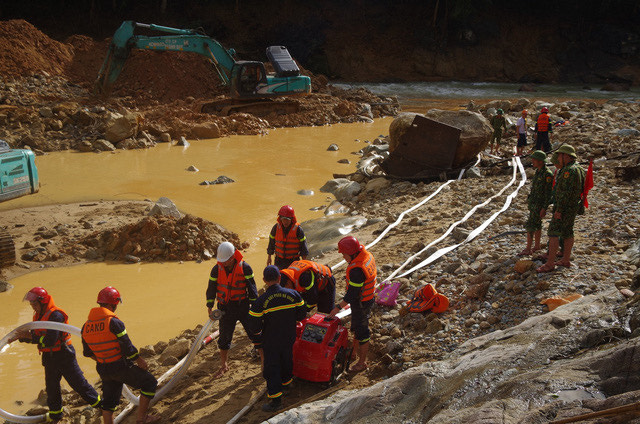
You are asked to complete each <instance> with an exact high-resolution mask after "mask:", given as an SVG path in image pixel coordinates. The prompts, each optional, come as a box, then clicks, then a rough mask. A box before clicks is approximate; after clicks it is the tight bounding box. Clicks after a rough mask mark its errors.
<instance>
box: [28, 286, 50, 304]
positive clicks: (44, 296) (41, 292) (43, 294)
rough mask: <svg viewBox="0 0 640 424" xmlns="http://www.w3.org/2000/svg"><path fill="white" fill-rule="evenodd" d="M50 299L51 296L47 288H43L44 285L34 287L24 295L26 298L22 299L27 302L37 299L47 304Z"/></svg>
mask: <svg viewBox="0 0 640 424" xmlns="http://www.w3.org/2000/svg"><path fill="white" fill-rule="evenodd" d="M49 299H51V296H50V295H49V293H47V291H46V290H45V289H43V288H42V287H34V288H32V289H31V290H29V291H28V292H27V294H25V295H24V298H23V299H22V300H24V301H26V302H36V301H37V302H40V303H42V304H45V305H46V304H47V303H49Z"/></svg>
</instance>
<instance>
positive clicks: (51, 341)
mask: <svg viewBox="0 0 640 424" xmlns="http://www.w3.org/2000/svg"><path fill="white" fill-rule="evenodd" d="M23 300H24V301H28V302H29V304H30V305H31V308H32V309H33V320H34V321H52V322H60V323H64V324H68V323H69V318H68V316H67V314H66V313H65V312H64V311H63V310H62V309H60V308H58V307H57V306H56V305H55V303H54V301H53V297H51V295H50V294H49V293H48V292H47V291H46V290H45V289H43V288H42V287H34V288H32V289H31V290H29V291H28V292H27V294H26V295H25V296H24V299H23ZM15 340H20V341H21V342H24V343H34V344H37V345H38V351H39V352H40V354H41V355H42V366H44V378H45V387H46V390H47V406H48V407H49V412H48V413H47V421H54V422H57V421H60V420H61V419H62V415H63V412H62V392H61V391H60V380H61V379H62V377H64V379H65V380H67V383H69V385H70V386H71V388H73V390H75V391H76V393H78V394H79V395H80V396H81V397H82V399H84V400H85V401H86V402H87V403H88V404H89V405H91V406H93V407H94V408H99V407H100V396H99V395H98V392H96V390H95V389H94V388H93V386H91V384H89V382H88V381H87V379H86V378H85V377H84V373H83V372H82V370H81V369H80V367H79V366H78V361H77V360H76V351H75V349H74V348H73V345H72V344H71V337H70V335H69V333H65V332H64V331H59V330H32V331H31V333H29V332H28V331H25V332H19V333H17V334H16V336H15V337H12V338H10V339H9V343H11V342H13V341H15Z"/></svg>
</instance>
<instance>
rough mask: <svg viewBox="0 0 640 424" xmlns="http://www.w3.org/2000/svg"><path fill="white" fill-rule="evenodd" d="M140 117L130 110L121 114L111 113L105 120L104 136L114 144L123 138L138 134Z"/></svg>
mask: <svg viewBox="0 0 640 424" xmlns="http://www.w3.org/2000/svg"><path fill="white" fill-rule="evenodd" d="M140 121H141V118H140V117H139V116H138V115H136V114H135V113H132V112H127V113H125V114H124V115H122V114H118V113H115V114H112V115H111V116H110V117H109V118H108V120H107V122H106V125H105V127H106V131H105V134H104V138H106V139H107V140H108V141H109V142H111V143H113V144H116V143H118V142H120V141H122V140H124V139H125V138H130V137H135V136H136V135H138V123H139V122H140Z"/></svg>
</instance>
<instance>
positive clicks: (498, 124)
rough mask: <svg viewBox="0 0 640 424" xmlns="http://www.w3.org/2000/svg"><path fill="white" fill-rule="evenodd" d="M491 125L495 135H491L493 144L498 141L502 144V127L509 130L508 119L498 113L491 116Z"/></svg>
mask: <svg viewBox="0 0 640 424" xmlns="http://www.w3.org/2000/svg"><path fill="white" fill-rule="evenodd" d="M489 122H490V123H491V126H492V127H493V136H492V137H491V142H490V143H491V144H493V143H496V144H500V141H501V140H502V129H503V128H504V130H505V131H506V130H507V121H506V120H505V119H504V116H502V115H496V116H493V117H492V118H491V120H490V121H489Z"/></svg>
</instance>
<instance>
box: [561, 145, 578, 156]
mask: <svg viewBox="0 0 640 424" xmlns="http://www.w3.org/2000/svg"><path fill="white" fill-rule="evenodd" d="M556 152H557V153H564V154H565V155H569V156H571V157H572V158H574V159H575V158H577V157H578V156H576V149H574V148H573V146H571V145H569V144H563V145H562V146H560V148H559V149H558V150H556Z"/></svg>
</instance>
